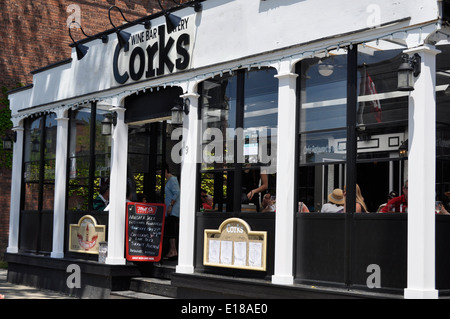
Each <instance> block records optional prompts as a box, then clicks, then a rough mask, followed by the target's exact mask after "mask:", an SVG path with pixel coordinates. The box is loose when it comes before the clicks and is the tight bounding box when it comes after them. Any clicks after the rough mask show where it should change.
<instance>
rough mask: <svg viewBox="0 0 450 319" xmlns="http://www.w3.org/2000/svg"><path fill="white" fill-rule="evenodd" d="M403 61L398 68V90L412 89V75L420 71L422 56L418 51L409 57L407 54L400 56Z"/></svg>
mask: <svg viewBox="0 0 450 319" xmlns="http://www.w3.org/2000/svg"><path fill="white" fill-rule="evenodd" d="M402 58H403V63H402V64H400V67H399V68H398V88H397V90H399V91H413V90H414V77H418V76H419V74H420V72H421V62H422V58H421V57H420V55H419V54H418V53H416V54H414V55H413V56H412V57H410V56H409V55H407V54H404V55H403V56H402Z"/></svg>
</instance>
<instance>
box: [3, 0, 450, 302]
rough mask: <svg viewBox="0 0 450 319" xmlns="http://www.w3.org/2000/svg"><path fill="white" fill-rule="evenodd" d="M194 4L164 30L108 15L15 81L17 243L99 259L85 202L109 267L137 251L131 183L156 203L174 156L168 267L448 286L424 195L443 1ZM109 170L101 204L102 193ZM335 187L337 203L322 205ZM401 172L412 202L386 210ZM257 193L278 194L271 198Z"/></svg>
mask: <svg viewBox="0 0 450 319" xmlns="http://www.w3.org/2000/svg"><path fill="white" fill-rule="evenodd" d="M319 2H320V3H319ZM194 3H196V4H201V5H202V10H201V11H198V10H194V8H193V7H189V6H188V7H177V8H175V9H172V10H171V12H170V14H172V15H177V16H179V17H180V18H181V19H180V22H179V24H178V26H177V27H176V28H175V29H174V30H173V31H171V32H170V33H169V32H168V30H167V29H168V28H169V27H168V25H167V23H168V22H166V20H165V17H164V15H162V14H155V15H153V16H151V17H149V18H148V19H151V27H150V28H149V29H147V28H144V26H143V25H142V23H143V22H144V21H145V20H144V19H142V20H139V21H136V22H134V23H129V24H126V25H124V26H122V27H121V29H123V31H126V32H128V33H129V34H130V38H129V40H128V42H127V43H125V44H124V45H123V46H122V45H120V44H119V42H118V40H117V37H116V34H115V32H114V31H115V30H109V31H106V32H105V33H104V34H102V35H101V36H104V35H107V36H108V39H109V40H108V41H107V43H105V41H102V38H101V36H98V37H97V38H95V39H85V40H83V41H80V43H79V44H80V45H84V46H87V47H88V48H89V50H88V51H87V54H85V55H84V56H79V55H77V51H76V50H75V48H74V50H73V53H72V58H71V59H69V60H66V61H62V62H61V63H59V64H57V65H52V66H49V67H47V68H43V69H41V70H38V71H36V72H35V73H34V80H33V85H30V86H27V87H25V88H23V89H21V90H16V91H13V92H11V93H10V95H9V98H10V101H11V110H12V121H13V123H14V129H15V131H16V142H15V146H14V166H13V178H12V180H13V185H12V193H11V216H10V239H9V247H8V251H7V253H8V254H7V255H8V258H10V260H11V259H14V257H15V256H22V255H26V256H27V257H30V256H33V255H40V256H42V255H43V256H48V259H49V260H50V261H49V263H51V261H52V260H54V261H55V262H57V261H61V260H65V259H70V260H76V259H85V260H90V261H92V262H95V260H96V258H97V257H96V254H95V253H94V254H90V253H86V252H87V249H86V247H84V246H83V245H81V246H82V247H81V248H80V247H76V245H75V246H74V240H73V238H72V235H71V231H72V227H75V226H76V225H78V227H79V228H80V229H81V228H83V227H82V225H84V224H82V223H81V221H82V220H83V218H85V217H86V216H89V218H91V220H92V221H93V222H92V225H93V226H92V227H93V228H92V229H90V228H89V227H91V226H89V227H87V228H86V229H88V228H89V231H97V228H95V227H98V229H99V230H98V232H100V233H101V234H99V235H98V238H103V239H104V240H105V241H107V243H108V255H107V257H106V261H105V265H109V266H111V267H112V266H114V265H118V266H121V265H127V263H129V261H127V258H126V253H125V251H126V242H127V240H128V238H127V233H126V225H127V221H126V214H125V212H126V207H127V206H126V205H127V196H128V194H129V193H131V195H130V196H131V201H133V202H136V201H138V200H139V198H138V196H139V195H141V194H145V195H146V196H147V198H148V199H149V201H150V202H152V203H163V202H164V184H165V182H164V175H163V174H162V173H161V170H162V169H163V168H164V164H165V163H167V164H168V166H169V167H170V169H171V171H173V172H174V175H176V176H177V177H178V179H179V182H180V189H181V191H180V196H179V201H180V203H179V204H180V227H179V239H178V262H177V266H176V275H177V276H180V277H182V276H187V277H189V276H195V275H196V274H204V273H206V274H212V275H215V276H224V277H225V278H228V277H229V278H236V277H237V278H256V279H257V280H261V281H263V282H265V283H268V284H269V286H270V285H273V287H279V286H287V287H302V289H304V288H305V287H306V286H321V287H334V288H337V289H344V290H347V291H348V290H358V291H360V290H361V291H366V292H370V293H375V294H377V293H379V294H380V295H381V294H383V293H394V294H396V295H400V296H404V297H406V298H437V297H438V296H439V294H440V295H445V293H446V291H448V289H449V288H450V282H449V280H450V278H448V276H447V275H446V266H447V264H448V263H450V260H449V259H448V257H446V249H447V246H446V244H445V242H448V241H447V240H446V239H445V238H446V237H447V236H448V234H449V233H450V232H449V230H448V229H447V228H448V227H449V226H448V223H449V218H450V217H449V216H444V215H442V216H441V214H435V210H434V209H433V207H435V201H436V200H440V201H444V200H445V193H446V192H447V191H448V190H449V189H448V188H449V186H448V185H449V184H450V179H449V178H448V177H447V176H448V174H447V171H448V163H449V162H448V161H449V160H448V154H447V153H448V142H447V141H448V140H449V138H450V137H449V136H448V133H447V132H448V128H447V127H448V125H449V122H450V117H449V115H448V114H447V111H446V106H447V105H448V103H450V102H449V98H448V93H447V91H448V86H449V84H450V77H449V74H450V73H448V72H449V71H448V70H450V66H448V65H447V63H448V62H447V61H450V50H449V48H450V47H449V45H450V44H448V35H447V34H450V30H448V28H447V27H446V26H445V23H443V18H445V13H446V2H445V1H444V2H442V1H428V2H427V3H426V4H424V3H423V2H422V1H397V2H395V4H394V3H392V2H391V1H384V0H383V1H382V0H380V1H375V3H374V1H352V0H349V1H340V2H339V3H337V2H336V3H335V2H329V1H317V0H315V1H310V0H305V1H299V0H291V1H275V0H234V1H220V0H206V1H193V2H192V4H194ZM324 7H326V8H327V9H328V10H323V8H324ZM197 11H198V12H197ZM336 12H339V15H338V16H336ZM405 54H407V55H408V56H415V54H417V55H418V56H420V58H421V59H420V61H419V62H417V63H418V64H419V65H420V66H421V68H420V74H417V76H416V77H415V81H414V84H413V85H414V89H413V90H412V91H399V90H398V82H397V76H398V69H399V66H400V65H401V64H402V62H403V56H404V55H405ZM175 104H178V105H181V106H182V107H183V108H185V109H186V112H184V113H183V119H182V124H181V125H178V124H175V122H173V121H172V117H171V110H172V108H173V106H174V105H175ZM106 120H108V121H110V122H112V123H113V124H111V128H112V132H111V134H110V135H106V134H102V125H103V124H104V122H105V121H106ZM102 123H103V124H102ZM405 149H406V154H405V152H404V150H405ZM125 150H127V151H125ZM406 181H407V184H406V185H405V182H406ZM104 185H109V187H108V191H109V208H108V210H107V211H98V210H94V208H93V207H94V201H95V200H96V198H97V196H98V195H99V193H101V189H102V188H105V187H104ZM356 185H358V186H359V188H360V189H361V192H362V195H363V197H364V200H365V204H366V206H367V211H368V213H367V214H366V213H362V214H359V213H357V209H358V206H357V205H356V199H357V187H356ZM404 186H406V188H405V187H404ZM336 188H340V189H345V190H346V205H345V213H339V214H336V213H325V212H321V211H322V210H323V209H322V207H323V206H324V204H325V203H326V202H327V201H328V200H327V196H328V194H330V193H332V191H333V190H334V189H336ZM405 189H407V192H408V204H407V207H408V210H407V211H405V210H404V211H402V213H386V214H383V213H379V212H378V208H379V206H380V205H381V204H383V203H386V198H387V195H388V194H389V192H391V191H396V192H397V194H398V195H401V193H402V190H403V191H404V190H405ZM202 190H205V191H206V193H208V195H211V196H212V197H213V206H212V207H211V209H206V210H205V209H203V208H202V207H203V206H202V205H201V203H202V197H201V196H200V194H201V191H202ZM266 194H269V195H267V196H269V197H270V196H276V209H275V211H273V210H272V211H270V210H268V211H265V212H262V211H263V209H264V203H263V201H264V200H263V196H265V195H266ZM249 197H251V199H249ZM405 212H407V213H405ZM74 225H75V226H74ZM101 226H103V227H104V228H102V227H101ZM96 234H97V233H96ZM242 234H245V236H244V237H239V236H240V235H242ZM101 236H104V237H101ZM82 237H83V238H84V237H86V240H85V241H83V243H84V244H86V245H88V244H89V240H90V239H91V238H89V235H88V234H86V233H85V232H83V236H82ZM88 239H89V240H88ZM75 241H76V240H75ZM86 242H88V243H86ZM83 250H84V251H83Z"/></svg>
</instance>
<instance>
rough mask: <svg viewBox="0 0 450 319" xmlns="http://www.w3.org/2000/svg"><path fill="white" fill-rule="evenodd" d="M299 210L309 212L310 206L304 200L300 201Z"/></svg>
mask: <svg viewBox="0 0 450 319" xmlns="http://www.w3.org/2000/svg"><path fill="white" fill-rule="evenodd" d="M298 212H299V213H309V208H308V206H306V204H305V203H303V202H298Z"/></svg>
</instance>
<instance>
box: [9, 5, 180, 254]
mask: <svg viewBox="0 0 450 319" xmlns="http://www.w3.org/2000/svg"><path fill="white" fill-rule="evenodd" d="M1 2H2V4H1V8H0V9H1V10H0V48H1V50H0V74H1V77H0V88H2V87H6V88H8V89H11V88H14V87H15V86H16V85H17V83H22V84H25V85H27V84H31V83H32V75H31V74H30V72H31V71H33V70H36V69H39V68H41V67H44V66H47V65H49V64H52V63H55V62H58V61H61V60H64V59H67V58H69V57H70V55H71V50H72V49H71V48H70V47H69V44H70V43H71V42H72V40H71V39H70V37H69V32H68V26H67V20H68V18H69V16H72V17H78V16H79V18H80V24H81V26H82V27H83V30H84V32H85V33H86V34H88V35H94V34H97V33H100V32H102V31H105V30H109V29H112V26H111V24H110V22H109V19H108V9H109V8H110V7H111V6H112V5H116V6H118V7H119V8H121V9H122V11H123V13H124V15H125V18H126V19H127V20H129V21H133V20H136V19H138V18H141V17H144V16H148V15H150V14H152V13H155V12H157V11H159V10H160V7H159V4H158V1H157V0H80V1H66V0H45V1H43V0H39V1H38V0H35V1H29V0H28V1H24V0H2V1H1ZM177 2H178V1H177ZM183 2H186V1H183ZM161 3H162V5H163V7H164V8H169V7H172V6H174V5H175V2H174V1H172V0H162V1H161ZM74 5H75V6H74ZM69 6H70V7H69ZM71 7H74V8H76V9H78V8H79V11H77V10H75V11H74V10H69V11H70V12H67V10H68V9H69V8H71ZM78 13H79V15H78ZM111 17H112V20H113V23H114V24H115V25H120V24H122V22H124V21H123V18H122V16H121V15H120V13H119V11H118V10H115V9H114V10H112V11H111ZM72 36H73V38H74V39H75V41H77V40H80V39H82V38H85V36H84V35H83V34H82V33H81V31H80V30H78V29H73V30H72ZM0 94H1V93H0ZM2 107H5V106H4V105H0V108H2ZM0 138H2V137H1V136H0ZM0 174H1V175H0V205H1V206H0V260H1V259H2V256H3V252H4V250H5V248H6V246H7V242H8V230H9V194H10V189H11V186H10V180H11V177H10V176H11V173H10V171H8V170H0Z"/></svg>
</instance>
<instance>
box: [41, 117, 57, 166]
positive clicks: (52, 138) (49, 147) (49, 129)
mask: <svg viewBox="0 0 450 319" xmlns="http://www.w3.org/2000/svg"><path fill="white" fill-rule="evenodd" d="M55 118H56V114H55V113H51V114H48V115H47V116H46V118H45V152H44V157H45V159H53V158H55V157H56V130H57V123H56V120H55Z"/></svg>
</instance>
